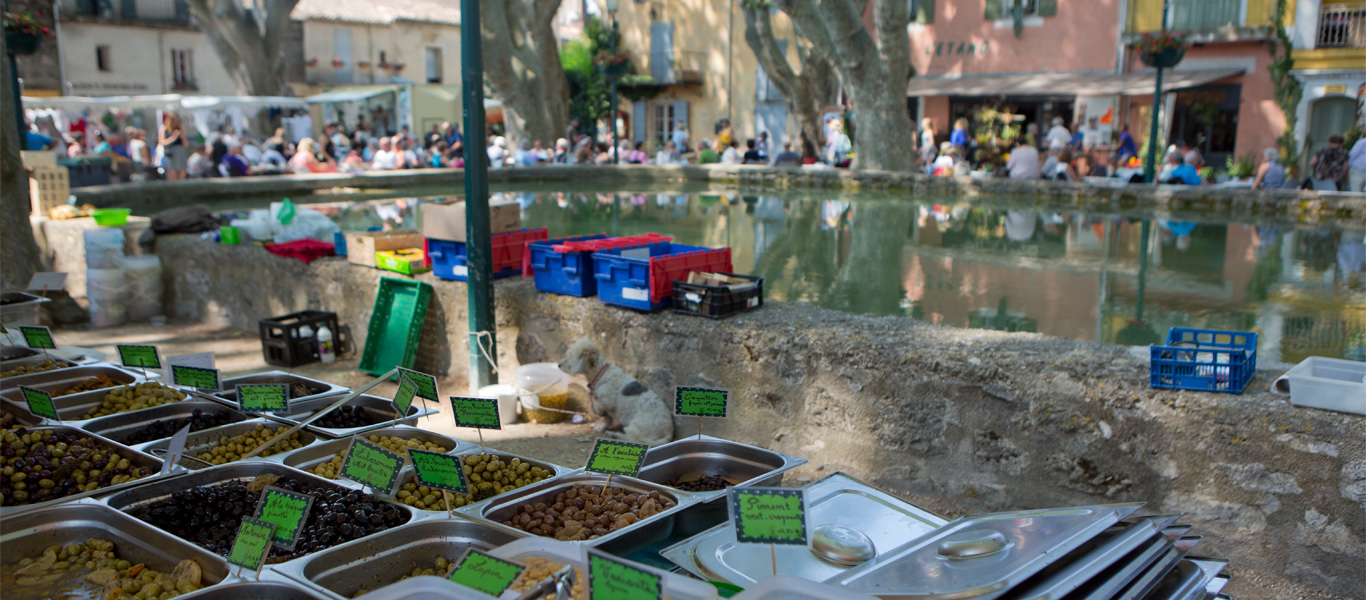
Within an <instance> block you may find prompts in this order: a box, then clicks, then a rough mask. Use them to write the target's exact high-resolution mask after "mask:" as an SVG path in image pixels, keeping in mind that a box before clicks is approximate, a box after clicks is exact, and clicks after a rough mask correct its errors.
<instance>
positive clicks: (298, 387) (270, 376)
mask: <svg viewBox="0 0 1366 600" xmlns="http://www.w3.org/2000/svg"><path fill="white" fill-rule="evenodd" d="M280 383H282V384H285V385H287V386H289V401H290V403H291V404H295V403H299V402H304V401H307V400H313V399H315V398H326V397H329V396H336V395H338V394H345V393H346V392H349V391H351V390H350V389H348V388H345V387H342V386H339V385H333V384H331V383H327V382H323V381H318V380H317V379H309V378H307V377H301V376H299V375H295V374H293V373H286V372H284V371H266V372H265V373H256V374H254V375H244V376H242V377H231V378H228V379H224V380H223V389H222V390H220V391H219V392H217V393H215V394H213V397H214V399H216V400H219V401H221V402H223V403H225V404H228V405H229V406H233V407H236V406H237V386H238V385H242V384H280Z"/></svg>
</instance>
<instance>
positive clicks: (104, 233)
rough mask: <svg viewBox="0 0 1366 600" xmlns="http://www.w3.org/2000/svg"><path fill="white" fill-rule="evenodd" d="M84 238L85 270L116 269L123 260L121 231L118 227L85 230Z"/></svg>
mask: <svg viewBox="0 0 1366 600" xmlns="http://www.w3.org/2000/svg"><path fill="white" fill-rule="evenodd" d="M82 235H83V237H84V238H85V267H86V268H87V269H117V268H119V262H120V261H122V260H123V230H122V229H119V228H118V227H101V228H99V229H87V230H86V231H85V233H84V234H82Z"/></svg>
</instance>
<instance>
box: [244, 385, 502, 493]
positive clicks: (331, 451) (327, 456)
mask: <svg viewBox="0 0 1366 600" xmlns="http://www.w3.org/2000/svg"><path fill="white" fill-rule="evenodd" d="M334 401H335V398H334ZM370 436H378V437H386V436H387V437H399V438H403V439H405V440H417V441H420V442H430V443H433V444H436V445H438V446H441V447H443V448H446V449H447V454H450V453H454V452H461V451H463V450H468V449H469V448H478V446H476V445H474V444H471V443H469V442H466V441H462V440H457V439H455V438H453V437H448V436H444V435H441V434H439V433H432V432H430V431H426V430H422V429H418V428H416V427H406V426H400V427H386V428H384V429H376V430H373V431H368V432H366V433H364V434H362V437H364V438H365V439H366V440H367V441H368V440H369V438H370ZM350 447H351V438H349V437H348V438H343V439H339V440H327V441H320V442H317V443H315V444H312V445H309V446H307V447H304V448H300V449H298V450H295V451H293V452H289V453H286V454H281V455H277V456H270V457H268V458H269V459H270V460H272V461H274V462H279V463H283V464H285V465H287V466H290V467H294V468H296V469H299V470H303V471H309V470H311V469H313V468H314V467H317V466H318V465H320V464H323V463H325V462H327V461H330V460H332V459H333V458H336V457H337V456H338V455H340V454H341V453H342V452H345V451H346V449H347V448H350ZM338 483H342V484H344V485H352V486H353V487H357V488H359V487H360V484H355V483H354V482H351V481H345V480H338Z"/></svg>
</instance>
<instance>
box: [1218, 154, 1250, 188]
mask: <svg viewBox="0 0 1366 600" xmlns="http://www.w3.org/2000/svg"><path fill="white" fill-rule="evenodd" d="M1224 168H1225V169H1227V170H1228V176H1229V177H1232V178H1233V180H1234V181H1242V180H1243V179H1244V178H1246V177H1252V174H1253V173H1256V172H1257V155H1256V153H1253V152H1248V153H1246V154H1243V155H1242V156H1239V157H1237V158H1235V157H1234V156H1233V155H1229V157H1228V158H1227V159H1226V160H1225V161H1224Z"/></svg>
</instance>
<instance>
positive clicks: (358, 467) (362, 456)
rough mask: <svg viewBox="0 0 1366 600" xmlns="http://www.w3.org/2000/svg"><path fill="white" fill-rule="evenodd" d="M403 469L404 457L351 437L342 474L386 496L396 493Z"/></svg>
mask: <svg viewBox="0 0 1366 600" xmlns="http://www.w3.org/2000/svg"><path fill="white" fill-rule="evenodd" d="M401 470H403V457H402V456H401V455H398V454H394V453H393V452H390V451H388V450H385V449H384V448H381V447H379V446H376V445H375V444H371V443H370V442H367V441H365V440H363V439H360V438H359V437H353V438H351V448H350V449H349V450H347V451H346V461H345V462H343V463H342V468H341V476H342V477H345V478H347V479H350V480H351V481H354V482H356V483H359V484H361V485H368V486H370V487H372V488H374V489H375V490H376V491H378V492H380V493H381V494H383V495H385V496H389V495H392V494H393V493H394V485H395V484H397V483H398V472H399V471H401Z"/></svg>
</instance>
